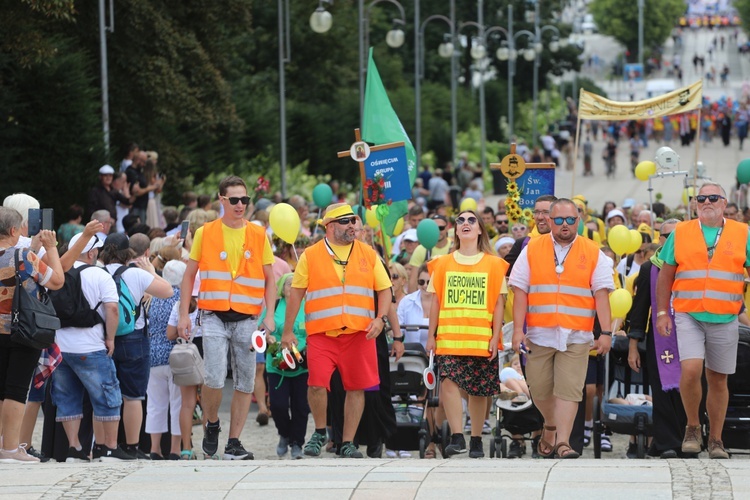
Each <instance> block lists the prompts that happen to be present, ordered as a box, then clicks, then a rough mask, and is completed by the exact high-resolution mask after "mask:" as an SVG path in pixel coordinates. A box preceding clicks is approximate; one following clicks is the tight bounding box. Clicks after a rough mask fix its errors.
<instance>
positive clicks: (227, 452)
mask: <svg viewBox="0 0 750 500" xmlns="http://www.w3.org/2000/svg"><path fill="white" fill-rule="evenodd" d="M254 458H255V457H254V456H253V454H252V453H250V452H249V451H247V450H246V449H245V448H244V447H243V446H242V443H240V440H239V439H237V438H229V441H227V445H226V447H224V460H253V459H254Z"/></svg>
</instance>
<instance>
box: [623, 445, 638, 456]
mask: <svg viewBox="0 0 750 500" xmlns="http://www.w3.org/2000/svg"><path fill="white" fill-rule="evenodd" d="M625 456H626V457H628V458H638V445H637V444H635V443H628V451H626V452H625Z"/></svg>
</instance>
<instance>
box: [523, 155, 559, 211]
mask: <svg viewBox="0 0 750 500" xmlns="http://www.w3.org/2000/svg"><path fill="white" fill-rule="evenodd" d="M516 182H517V184H518V189H519V192H520V195H521V199H520V200H519V203H518V205H519V207H520V208H521V210H523V209H525V208H530V209H531V210H534V204H535V203H536V199H537V198H539V197H540V196H542V195H544V194H555V164H554V163H540V164H533V163H527V164H526V171H525V172H524V173H523V175H521V177H519V178H518V179H517V180H516Z"/></svg>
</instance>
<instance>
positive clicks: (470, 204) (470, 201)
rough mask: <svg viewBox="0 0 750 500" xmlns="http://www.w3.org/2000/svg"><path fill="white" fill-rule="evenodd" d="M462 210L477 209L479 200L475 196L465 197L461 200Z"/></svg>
mask: <svg viewBox="0 0 750 500" xmlns="http://www.w3.org/2000/svg"><path fill="white" fill-rule="evenodd" d="M459 209H460V210H461V211H464V210H473V211H475V212H476V211H477V201H476V200H475V199H474V198H464V199H463V201H461V206H460V207H459Z"/></svg>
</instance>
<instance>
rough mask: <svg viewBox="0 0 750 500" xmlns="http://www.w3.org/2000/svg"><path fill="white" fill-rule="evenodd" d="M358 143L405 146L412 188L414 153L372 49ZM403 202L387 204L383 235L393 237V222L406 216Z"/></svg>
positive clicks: (415, 174)
mask: <svg viewBox="0 0 750 500" xmlns="http://www.w3.org/2000/svg"><path fill="white" fill-rule="evenodd" d="M362 140H364V141H366V142H369V143H372V144H375V145H380V144H387V143H389V142H401V141H403V142H404V143H405V145H406V163H407V164H408V166H409V188H411V187H412V186H413V185H414V179H416V178H417V153H416V151H415V150H414V146H413V145H412V143H411V140H410V139H409V136H408V135H406V130H404V127H403V125H401V121H400V120H399V119H398V115H396V112H395V111H394V110H393V106H391V101H390V100H389V99H388V94H387V93H386V92H385V87H383V81H382V80H381V79H380V73H378V68H377V67H376V66H375V61H374V60H373V58H372V48H370V57H369V61H368V63H367V87H366V88H365V109H364V113H363V116H362ZM406 212H407V202H406V201H395V202H393V203H392V204H391V207H390V212H389V214H388V216H387V217H386V218H385V220H384V221H383V224H384V225H385V232H386V233H388V234H389V235H393V228H394V227H395V226H396V222H397V221H398V220H399V219H400V218H401V217H403V216H404V215H406Z"/></svg>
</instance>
